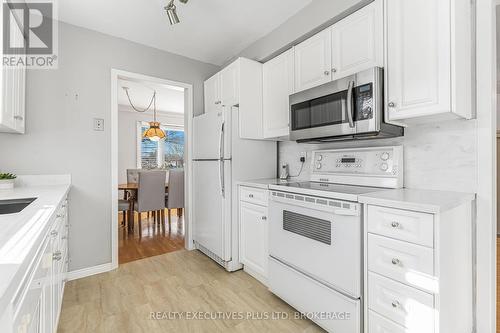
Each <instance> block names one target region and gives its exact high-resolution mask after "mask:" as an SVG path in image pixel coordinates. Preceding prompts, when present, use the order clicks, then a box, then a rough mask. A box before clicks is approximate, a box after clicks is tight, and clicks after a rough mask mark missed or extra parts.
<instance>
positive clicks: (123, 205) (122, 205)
mask: <svg viewBox="0 0 500 333" xmlns="http://www.w3.org/2000/svg"><path fill="white" fill-rule="evenodd" d="M118 211H119V212H122V214H123V221H122V226H127V221H128V218H129V216H127V215H128V212H129V211H130V201H129V200H118ZM129 227H130V226H129Z"/></svg>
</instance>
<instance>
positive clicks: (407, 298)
mask: <svg viewBox="0 0 500 333" xmlns="http://www.w3.org/2000/svg"><path fill="white" fill-rule="evenodd" d="M368 308H369V309H370V310H373V311H375V312H377V313H380V314H381V315H383V316H385V317H387V318H389V319H390V320H392V321H394V322H396V323H398V324H400V325H402V326H404V327H406V328H408V329H410V330H412V329H414V330H416V331H415V332H425V333H432V332H434V296H433V295H431V294H428V293H426V292H423V291H420V290H417V289H415V288H412V287H409V286H406V285H404V284H402V283H399V282H396V281H393V280H391V279H388V278H385V277H383V276H380V275H378V274H375V273H371V272H369V273H368Z"/></svg>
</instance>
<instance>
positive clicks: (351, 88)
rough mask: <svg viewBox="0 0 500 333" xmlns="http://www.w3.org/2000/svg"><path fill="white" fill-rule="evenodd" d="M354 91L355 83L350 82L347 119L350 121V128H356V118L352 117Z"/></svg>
mask: <svg viewBox="0 0 500 333" xmlns="http://www.w3.org/2000/svg"><path fill="white" fill-rule="evenodd" d="M353 90H354V81H349V85H348V86H347V101H346V104H347V119H348V120H349V127H350V128H354V117H353V115H352V109H353V108H354V107H353V102H352V93H353Z"/></svg>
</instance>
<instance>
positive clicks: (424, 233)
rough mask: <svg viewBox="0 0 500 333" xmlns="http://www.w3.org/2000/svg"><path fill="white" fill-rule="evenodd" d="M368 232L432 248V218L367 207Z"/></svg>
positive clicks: (397, 210) (413, 213) (395, 210)
mask: <svg viewBox="0 0 500 333" xmlns="http://www.w3.org/2000/svg"><path fill="white" fill-rule="evenodd" d="M368 232H371V233H374V234H378V235H382V236H388V237H392V238H395V239H400V240H403V241H407V242H411V243H415V244H419V245H424V246H428V247H434V216H433V215H432V214H425V213H418V212H413V211H408V210H402V209H394V208H386V207H379V206H371V205H369V206H368Z"/></svg>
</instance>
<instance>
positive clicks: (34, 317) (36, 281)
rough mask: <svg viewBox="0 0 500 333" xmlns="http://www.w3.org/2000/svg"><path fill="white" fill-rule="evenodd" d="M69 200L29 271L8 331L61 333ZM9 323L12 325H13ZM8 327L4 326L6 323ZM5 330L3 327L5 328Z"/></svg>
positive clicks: (13, 308) (58, 213) (66, 266)
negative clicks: (58, 328) (58, 331)
mask: <svg viewBox="0 0 500 333" xmlns="http://www.w3.org/2000/svg"><path fill="white" fill-rule="evenodd" d="M66 207H67V200H66V199H65V200H64V201H63V202H62V203H61V205H60V207H59V209H58V211H57V213H56V217H55V219H54V220H53V222H52V226H51V228H50V230H49V233H48V235H47V236H46V238H45V239H44V240H43V242H42V246H41V247H40V249H39V250H38V251H37V255H36V258H35V260H33V263H32V265H31V266H30V268H28V271H27V273H26V275H25V278H24V279H23V281H22V282H21V284H20V287H19V290H18V292H17V293H16V295H15V296H14V298H13V299H12V301H11V303H10V305H9V307H10V308H11V311H10V313H11V314H12V317H11V319H9V318H5V319H3V320H5V325H6V327H7V328H6V329H7V331H8V332H13V333H31V332H33V333H53V332H56V331H57V324H58V321H59V314H60V312H61V306H62V298H63V291H64V284H65V279H66V273H67V271H68V269H67V268H68V262H67V254H68V246H67V245H68V243H67V237H68V218H67V210H66ZM9 322H10V323H11V324H9ZM2 325H4V323H2ZM2 329H4V328H3V326H2Z"/></svg>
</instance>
